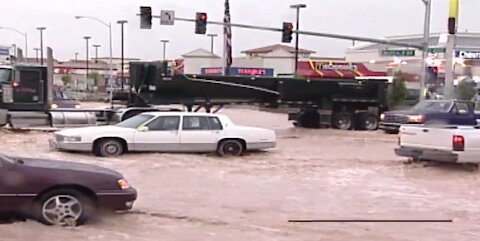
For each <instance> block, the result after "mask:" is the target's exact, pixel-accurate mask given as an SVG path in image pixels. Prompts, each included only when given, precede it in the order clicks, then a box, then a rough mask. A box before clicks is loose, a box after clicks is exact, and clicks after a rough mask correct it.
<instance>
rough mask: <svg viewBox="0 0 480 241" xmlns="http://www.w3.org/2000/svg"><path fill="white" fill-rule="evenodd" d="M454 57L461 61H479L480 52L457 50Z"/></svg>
mask: <svg viewBox="0 0 480 241" xmlns="http://www.w3.org/2000/svg"><path fill="white" fill-rule="evenodd" d="M455 57H457V58H462V59H480V51H478V50H477V51H470V50H457V51H455Z"/></svg>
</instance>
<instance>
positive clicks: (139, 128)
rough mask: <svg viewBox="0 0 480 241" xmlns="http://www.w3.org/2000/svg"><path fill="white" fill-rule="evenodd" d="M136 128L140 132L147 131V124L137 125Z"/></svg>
mask: <svg viewBox="0 0 480 241" xmlns="http://www.w3.org/2000/svg"><path fill="white" fill-rule="evenodd" d="M137 130H138V131H140V132H147V131H148V126H141V127H138V128H137Z"/></svg>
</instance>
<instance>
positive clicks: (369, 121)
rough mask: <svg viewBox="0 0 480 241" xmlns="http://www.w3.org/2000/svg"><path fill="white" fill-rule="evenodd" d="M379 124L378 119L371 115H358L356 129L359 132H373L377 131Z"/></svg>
mask: <svg viewBox="0 0 480 241" xmlns="http://www.w3.org/2000/svg"><path fill="white" fill-rule="evenodd" d="M379 123H380V121H379V119H378V117H377V116H376V115H374V114H372V113H363V114H361V115H359V118H358V127H359V129H360V130H365V131H374V130H376V129H378V124H379Z"/></svg>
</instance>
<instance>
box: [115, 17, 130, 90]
mask: <svg viewBox="0 0 480 241" xmlns="http://www.w3.org/2000/svg"><path fill="white" fill-rule="evenodd" d="M117 23H118V24H120V25H121V30H122V33H121V35H122V56H121V65H122V67H121V68H120V69H121V72H120V79H121V82H122V83H121V86H122V87H121V88H122V90H123V85H124V83H125V73H124V70H123V69H124V68H125V62H124V61H125V55H124V33H123V31H124V26H123V25H125V24H126V23H128V21H127V20H119V21H117Z"/></svg>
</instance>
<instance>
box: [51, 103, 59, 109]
mask: <svg viewBox="0 0 480 241" xmlns="http://www.w3.org/2000/svg"><path fill="white" fill-rule="evenodd" d="M50 108H51V109H57V108H58V105H57V104H52V105H51V106H50Z"/></svg>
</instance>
